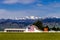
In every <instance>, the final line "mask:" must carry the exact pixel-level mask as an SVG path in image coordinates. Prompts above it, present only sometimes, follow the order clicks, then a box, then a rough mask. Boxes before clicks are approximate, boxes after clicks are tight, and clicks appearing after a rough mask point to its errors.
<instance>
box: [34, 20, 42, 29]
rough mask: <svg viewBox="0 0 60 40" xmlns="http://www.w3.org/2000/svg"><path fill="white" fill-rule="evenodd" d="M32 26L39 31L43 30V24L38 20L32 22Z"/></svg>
mask: <svg viewBox="0 0 60 40" xmlns="http://www.w3.org/2000/svg"><path fill="white" fill-rule="evenodd" d="M33 25H35V26H37V27H38V28H39V29H40V30H42V29H43V23H42V22H41V21H39V20H38V21H36V22H34V23H33Z"/></svg>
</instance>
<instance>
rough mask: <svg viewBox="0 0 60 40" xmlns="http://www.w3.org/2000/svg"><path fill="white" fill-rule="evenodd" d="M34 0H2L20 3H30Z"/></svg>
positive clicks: (6, 2) (7, 2)
mask: <svg viewBox="0 0 60 40" xmlns="http://www.w3.org/2000/svg"><path fill="white" fill-rule="evenodd" d="M34 2H36V0H4V1H3V3H4V4H15V3H21V4H30V3H34Z"/></svg>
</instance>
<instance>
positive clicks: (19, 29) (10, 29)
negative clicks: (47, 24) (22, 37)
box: [4, 28, 25, 32]
mask: <svg viewBox="0 0 60 40" xmlns="http://www.w3.org/2000/svg"><path fill="white" fill-rule="evenodd" d="M24 31H25V29H21V28H6V29H4V32H24Z"/></svg>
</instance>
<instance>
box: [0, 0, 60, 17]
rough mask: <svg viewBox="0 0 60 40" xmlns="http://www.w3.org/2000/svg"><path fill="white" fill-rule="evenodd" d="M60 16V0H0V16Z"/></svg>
mask: <svg viewBox="0 0 60 40" xmlns="http://www.w3.org/2000/svg"><path fill="white" fill-rule="evenodd" d="M25 16H39V17H48V16H49V17H54V16H55V17H60V0H0V18H14V17H25Z"/></svg>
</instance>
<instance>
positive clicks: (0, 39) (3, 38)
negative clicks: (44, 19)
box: [0, 33, 60, 40]
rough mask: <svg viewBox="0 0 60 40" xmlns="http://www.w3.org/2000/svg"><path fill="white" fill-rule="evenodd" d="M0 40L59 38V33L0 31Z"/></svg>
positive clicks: (47, 39)
mask: <svg viewBox="0 0 60 40" xmlns="http://www.w3.org/2000/svg"><path fill="white" fill-rule="evenodd" d="M0 40H60V33H0Z"/></svg>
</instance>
